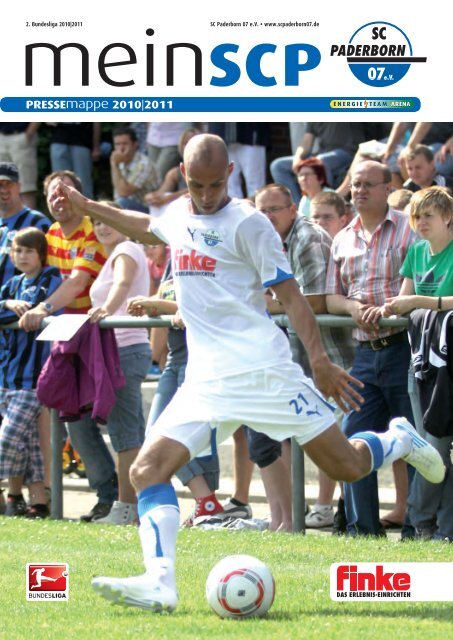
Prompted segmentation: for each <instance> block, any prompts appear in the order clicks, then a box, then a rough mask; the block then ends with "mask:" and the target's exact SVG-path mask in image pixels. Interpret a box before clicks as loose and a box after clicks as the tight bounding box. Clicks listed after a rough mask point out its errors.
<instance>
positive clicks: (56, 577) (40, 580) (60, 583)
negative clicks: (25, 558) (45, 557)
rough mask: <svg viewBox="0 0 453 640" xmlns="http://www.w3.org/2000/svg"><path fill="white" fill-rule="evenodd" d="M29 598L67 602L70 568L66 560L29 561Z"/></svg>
mask: <svg viewBox="0 0 453 640" xmlns="http://www.w3.org/2000/svg"><path fill="white" fill-rule="evenodd" d="M26 571H27V574H26V578H27V592H26V593H27V600H35V601H36V600H40V601H45V600H52V601H54V602H55V601H59V602H67V601H68V598H69V569H68V565H67V564H66V563H65V562H54V563H49V564H47V563H41V564H39V563H31V562H29V563H27V569H26Z"/></svg>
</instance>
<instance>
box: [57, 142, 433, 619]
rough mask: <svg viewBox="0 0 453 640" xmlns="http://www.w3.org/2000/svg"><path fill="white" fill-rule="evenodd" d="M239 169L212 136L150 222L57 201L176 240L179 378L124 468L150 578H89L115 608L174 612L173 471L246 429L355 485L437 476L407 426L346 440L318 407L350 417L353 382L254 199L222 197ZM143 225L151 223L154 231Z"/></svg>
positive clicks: (133, 232) (60, 191)
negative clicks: (183, 369) (292, 445)
mask: <svg viewBox="0 0 453 640" xmlns="http://www.w3.org/2000/svg"><path fill="white" fill-rule="evenodd" d="M232 170H233V165H232V164H231V163H230V162H229V159H228V152H227V149H226V146H225V144H224V143H223V141H222V140H221V139H220V138H218V137H217V136H213V135H209V134H201V135H199V136H195V137H193V138H192V139H191V140H190V141H189V143H188V144H187V146H186V149H185V151H184V161H183V164H182V165H181V171H182V174H183V176H184V178H185V180H186V182H187V187H188V190H189V197H188V198H181V199H179V200H177V201H175V203H173V204H172V205H171V207H170V208H169V210H168V211H167V212H166V214H165V215H163V216H161V217H160V218H158V219H157V220H152V221H151V227H150V220H149V216H147V215H146V214H141V213H138V212H132V211H131V212H128V211H124V210H123V211H120V210H116V209H112V208H110V207H108V206H106V205H102V204H99V203H95V202H92V201H90V200H88V199H86V198H85V197H84V196H82V195H81V194H80V193H78V192H77V191H76V190H74V189H72V188H71V187H69V186H67V185H65V184H63V183H62V184H61V185H59V186H58V188H57V189H56V191H55V193H54V198H55V200H56V202H55V204H56V205H57V204H58V199H59V198H62V199H69V200H70V201H71V203H72V206H73V207H76V208H77V209H78V210H80V211H81V212H83V213H84V214H89V215H91V216H92V217H93V218H95V219H98V220H101V221H104V222H107V223H108V224H109V225H111V226H115V227H116V228H117V229H120V230H121V229H123V230H124V231H125V232H126V233H127V234H128V235H129V236H133V237H135V238H137V239H139V240H141V241H142V242H143V241H144V242H151V243H153V244H155V243H157V242H159V241H160V242H162V241H165V242H167V243H168V244H169V245H170V246H171V251H172V260H173V276H174V279H175V284H176V295H177V299H178V303H179V308H180V311H181V315H182V318H183V320H184V322H185V325H186V327H187V343H188V349H189V361H188V365H187V375H186V382H184V384H183V385H182V386H181V387H180V389H179V390H178V392H177V393H176V395H175V396H174V398H173V400H172V401H171V403H170V404H169V406H168V407H167V409H166V410H165V411H164V412H163V413H162V414H161V416H160V418H159V419H158V421H157V422H156V423H155V425H154V427H153V429H152V430H151V432H150V434H149V435H150V437H149V440H148V439H147V440H146V441H145V444H144V445H143V447H142V449H141V451H140V453H139V454H138V456H137V459H136V461H135V463H134V464H133V466H132V468H131V480H132V484H133V485H134V486H135V488H136V490H137V493H138V511H139V516H140V539H141V543H142V549H143V556H144V562H145V567H146V572H145V573H144V574H143V575H142V576H139V577H131V578H104V577H98V578H95V579H94V580H93V583H92V584H93V587H94V589H95V590H96V591H97V592H98V593H100V594H101V595H103V596H104V597H105V598H107V599H108V600H111V601H113V602H115V603H117V604H125V605H131V606H137V607H141V608H144V609H149V610H152V611H162V610H167V611H171V610H173V609H174V608H175V607H176V605H177V601H178V596H177V591H176V583H175V573H174V561H175V551H176V537H177V531H178V525H179V508H178V502H177V499H176V494H175V491H174V489H173V487H172V485H171V477H172V476H173V474H174V473H175V471H176V470H177V469H179V467H181V466H182V465H183V464H186V463H187V462H188V461H189V460H190V459H191V458H193V457H194V456H196V455H199V454H200V453H201V452H203V451H205V450H206V449H208V448H209V447H210V446H211V444H212V443H213V442H214V441H215V439H216V438H217V441H218V442H222V441H223V440H225V439H226V438H228V437H229V436H230V435H231V434H232V433H233V432H234V431H235V430H236V429H237V428H238V426H239V425H241V424H244V423H245V424H247V425H249V426H250V427H252V428H254V429H257V430H259V431H262V432H264V433H266V434H267V435H269V436H270V437H272V438H274V439H277V440H284V439H285V438H288V437H290V436H293V435H294V436H296V438H297V440H298V442H299V443H300V444H301V445H303V446H304V449H305V451H306V452H307V454H308V455H309V456H310V458H312V460H313V461H314V462H315V463H316V464H317V465H318V466H319V467H320V468H321V469H323V470H324V471H325V472H326V473H327V474H328V475H329V476H330V477H332V478H335V479H337V480H345V481H347V482H353V481H354V480H357V479H358V478H361V477H363V476H365V475H366V474H368V473H369V472H370V471H372V470H373V469H377V468H379V467H381V466H382V465H383V464H387V465H388V464H391V463H392V462H393V461H394V460H396V459H398V458H400V457H404V458H405V459H406V460H407V461H408V462H410V463H411V464H413V465H414V466H415V467H416V468H417V469H418V470H419V471H420V473H422V474H423V475H424V476H425V477H427V478H428V479H429V480H431V481H432V482H441V481H442V479H443V477H444V466H443V463H442V461H441V459H440V456H439V454H438V453H437V451H435V450H434V449H433V448H432V447H431V446H429V445H428V444H427V443H426V442H425V441H424V440H422V439H421V438H420V437H419V436H418V435H417V434H416V432H415V430H414V429H413V427H412V426H411V425H410V424H409V423H408V422H407V421H406V420H404V419H401V420H399V419H397V420H394V421H393V422H392V424H391V427H390V429H389V431H388V432H386V433H384V434H374V433H372V432H364V433H360V434H356V435H355V436H354V438H353V439H352V440H350V441H348V440H347V439H346V438H345V436H344V435H343V434H342V432H341V430H340V429H339V427H338V426H337V425H336V424H335V420H334V418H333V413H332V409H331V407H330V406H329V404H328V402H327V400H326V399H328V398H329V397H333V398H334V400H335V401H336V402H337V403H338V404H339V405H340V406H341V407H342V408H343V409H344V410H345V411H347V410H349V408H351V407H353V408H354V409H356V410H358V409H359V405H360V402H361V396H360V393H359V392H358V391H357V389H355V388H354V387H353V386H352V384H353V383H354V384H355V385H357V386H359V387H360V385H361V383H360V382H358V381H357V380H355V379H354V378H352V377H351V376H350V375H349V374H348V373H346V372H345V371H343V370H342V369H341V368H340V367H338V366H336V365H334V364H332V363H331V362H330V360H329V359H328V357H327V356H326V353H325V350H324V347H323V345H322V342H321V339H320V335H319V330H318V327H317V324H316V319H315V317H314V316H313V313H312V312H311V310H310V307H309V306H308V304H307V302H306V301H305V298H304V297H303V295H302V294H301V293H300V291H299V287H298V286H297V284H296V282H295V280H294V278H293V276H292V274H291V271H290V267H289V264H288V262H287V260H286V257H285V255H284V253H283V250H282V244H281V240H280V238H279V236H278V235H277V234H276V232H275V231H274V229H273V227H272V225H271V223H270V222H269V220H267V218H266V217H265V216H263V215H262V214H260V213H259V212H257V211H256V210H255V209H254V208H253V207H252V206H251V205H250V204H248V203H245V202H243V201H241V200H235V199H233V200H231V199H230V198H229V197H228V188H227V187H228V177H229V175H230V174H231V172H232ZM149 227H150V228H149ZM269 287H270V288H271V289H272V290H273V291H274V293H275V295H276V296H277V298H278V299H279V300H280V301H281V303H282V304H283V306H284V308H285V310H286V313H287V314H288V317H289V319H290V321H291V323H292V325H293V327H294V329H295V330H296V331H297V333H298V335H299V337H300V339H301V340H302V341H303V343H304V344H305V348H306V350H307V352H308V355H309V358H310V363H311V368H312V372H313V378H314V381H315V382H316V384H317V387H318V389H319V391H318V389H316V387H315V386H314V384H313V382H312V381H311V380H310V379H308V378H306V377H305V376H304V375H303V372H302V370H301V368H300V367H299V366H298V365H296V364H294V363H293V362H292V361H291V354H290V350H289V346H288V342H287V340H286V337H285V336H284V335H283V333H282V332H281V331H280V329H279V328H278V327H277V326H276V325H275V324H274V323H273V322H272V320H271V319H270V318H269V317H268V315H267V313H266V308H265V301H264V296H263V292H264V288H269Z"/></svg>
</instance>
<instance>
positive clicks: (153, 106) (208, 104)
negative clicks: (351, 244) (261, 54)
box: [0, 96, 421, 113]
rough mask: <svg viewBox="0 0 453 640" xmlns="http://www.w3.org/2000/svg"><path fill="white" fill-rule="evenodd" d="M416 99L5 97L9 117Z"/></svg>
mask: <svg viewBox="0 0 453 640" xmlns="http://www.w3.org/2000/svg"><path fill="white" fill-rule="evenodd" d="M420 107H421V103H420V100H419V98H415V97H395V98H387V97H386V98H379V97H378V98H375V97H371V98H370V97H342V96H339V97H335V96H332V97H329V98H278V97H275V98H247V97H233V98H228V97H223V98H207V97H206V98H202V97H200V98H190V97H175V98H174V97H159V98H155V97H128V98H111V97H54V96H47V97H34V96H30V97H21V98H16V97H5V98H2V99H1V101H0V108H1V110H2V111H4V112H8V113H128V112H130V113H153V112H154V113H166V112H168V113H192V112H193V113H197V112H200V113H203V112H207V113H209V112H212V113H294V112H301V113H335V112H336V113H343V112H362V113H366V112H369V113H376V112H379V113H382V112H387V113H395V112H410V113H412V112H415V111H419V110H420Z"/></svg>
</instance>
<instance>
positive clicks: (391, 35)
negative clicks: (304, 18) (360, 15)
mask: <svg viewBox="0 0 453 640" xmlns="http://www.w3.org/2000/svg"><path fill="white" fill-rule="evenodd" d="M330 55H331V57H343V58H346V60H347V63H348V65H349V68H350V69H351V71H352V73H353V74H354V75H355V77H356V78H357V79H358V80H360V81H361V82H363V83H364V84H367V85H369V86H370V87H389V86H390V85H392V84H395V83H397V82H399V81H400V80H401V79H402V78H404V76H405V75H406V73H407V72H408V71H409V69H410V66H411V64H412V63H424V62H426V60H427V59H426V57H416V56H414V53H413V50H412V44H411V41H410V40H409V38H408V37H407V35H406V34H405V33H404V31H403V30H402V29H400V27H397V26H396V25H394V24H392V23H390V22H368V23H367V24H364V25H363V26H362V27H359V28H358V29H357V30H356V31H354V33H353V34H352V36H351V38H350V40H349V42H348V43H347V44H332V45H331V47H330Z"/></svg>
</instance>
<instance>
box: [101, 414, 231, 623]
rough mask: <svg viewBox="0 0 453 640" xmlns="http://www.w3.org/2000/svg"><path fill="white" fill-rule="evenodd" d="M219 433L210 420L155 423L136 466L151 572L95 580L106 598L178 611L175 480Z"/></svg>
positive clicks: (134, 472)
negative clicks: (129, 576)
mask: <svg viewBox="0 0 453 640" xmlns="http://www.w3.org/2000/svg"><path fill="white" fill-rule="evenodd" d="M173 416H174V414H173ZM170 418H171V413H170ZM236 427H237V425H236V426H233V427H232V429H235V428H236ZM213 433H214V432H213V431H212V429H211V425H210V424H209V423H208V422H193V423H186V424H174V423H173V424H171V419H169V414H168V412H164V414H163V415H162V417H161V419H160V420H158V422H157V423H156V424H155V426H154V429H153V433H152V436H151V437H150V439H148V440H146V441H145V443H144V445H143V447H142V449H141V450H140V452H139V454H138V456H137V458H136V460H135V462H134V464H133V465H132V467H131V482H132V484H133V485H134V487H135V489H136V491H137V494H138V505H137V507H138V514H139V518H140V529H139V533H140V542H141V545H142V551H143V558H144V564H145V569H146V572H145V573H144V574H143V575H142V576H137V577H131V578H106V577H99V578H95V579H94V580H93V581H92V586H93V588H94V589H95V591H97V592H98V593H99V594H100V595H102V596H103V597H105V598H107V599H108V600H111V601H112V602H114V603H116V604H122V605H128V606H135V607H140V608H143V609H149V610H151V611H172V610H173V609H174V608H175V607H176V604H177V602H178V596H177V592H176V581H175V572H174V559H175V552H176V538H177V533H178V528H179V507H178V501H177V498H176V493H175V490H174V488H173V486H172V485H171V483H170V480H171V478H172V476H173V475H174V474H175V473H176V471H177V470H178V469H179V468H180V467H182V466H183V465H184V464H186V463H187V462H188V461H189V459H190V458H193V457H195V456H196V455H197V454H200V453H201V452H203V451H204V450H206V449H208V448H209V447H211V442H212V438H213ZM228 435H230V433H226V434H225V437H228Z"/></svg>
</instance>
